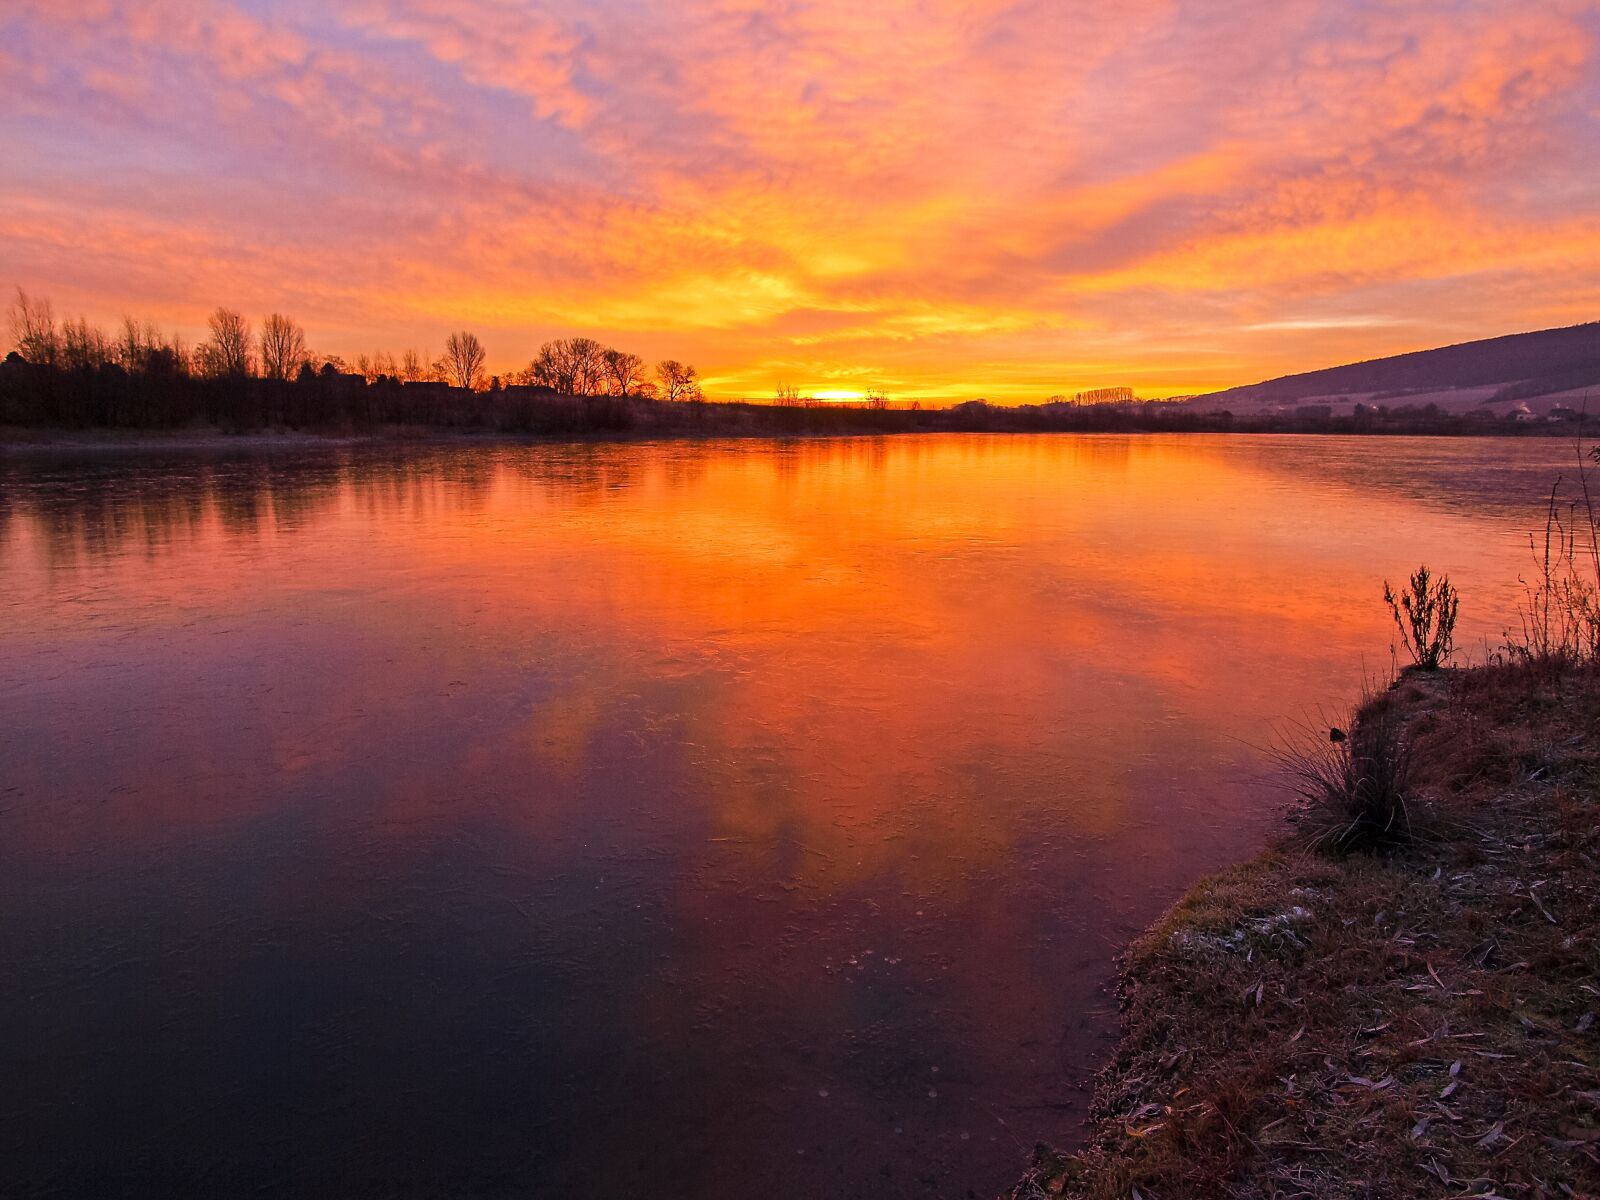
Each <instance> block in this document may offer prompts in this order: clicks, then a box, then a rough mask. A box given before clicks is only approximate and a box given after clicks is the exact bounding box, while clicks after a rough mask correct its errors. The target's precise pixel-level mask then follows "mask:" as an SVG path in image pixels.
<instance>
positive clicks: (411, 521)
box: [0, 436, 1573, 1200]
mask: <svg viewBox="0 0 1600 1200" xmlns="http://www.w3.org/2000/svg"><path fill="white" fill-rule="evenodd" d="M1572 460H1573V454H1572V448H1571V447H1570V446H1568V445H1565V444H1563V443H1558V442H1554V441H1538V442H1529V441H1498V440H1472V441H1428V440H1398V439H1397V440H1379V439H1365V440H1356V439H1336V438H1321V439H1317V438H1289V437H1285V438H1268V437H1240V438H1228V437H1187V438H1181V437H1178V438H1163V437H1149V436H1145V437H1109V436H1106V437H1062V436H1035V437H980V436H970V437H968V436H949V437H904V438H897V439H861V440H855V439H841V440H826V441H820V440H819V441H804V442H781V441H738V442H727V443H716V442H711V443H660V444H648V443H647V444H617V445H583V446H537V447H494V446H476V445H456V446H450V447H445V448H414V449H409V450H392V449H371V448H369V449H320V450H297V451H292V452H271V453H265V452H257V453H238V454H192V455H171V456H160V455H153V454H141V455H115V454H101V455H90V456H86V457H79V458H72V457H68V456H59V455H57V456H51V455H28V456H22V455H13V456H12V457H10V458H9V459H0V866H3V869H0V1079H4V1080H5V1081H6V1084H5V1087H6V1095H7V1101H6V1104H5V1117H4V1120H3V1121H0V1193H3V1194H5V1195H7V1196H47V1195H48V1196H58V1195H59V1196H70V1197H91V1196H94V1197H98V1196H107V1195H125V1196H140V1197H145V1196H148V1197H164V1198H165V1197H185V1196H195V1197H201V1196H203V1197H225V1196H238V1195H245V1194H268V1195H296V1196H308V1197H338V1198H339V1200H352V1198H357V1197H374V1198H376V1197H383V1198H386V1200H389V1198H402V1197H429V1198H436V1197H447V1196H448V1197H512V1196H518V1197H523V1196H526V1197H543V1196H564V1197H566V1196H622V1195H650V1196H652V1197H662V1198H664V1200H671V1198H674V1197H706V1198H709V1200H720V1198H724V1197H726V1198H732V1197H748V1196H762V1197H770V1198H774V1200H784V1198H789V1197H793V1198H800V1197H816V1196H840V1197H846V1196H863V1197H865V1196H871V1197H895V1196H962V1195H967V1194H975V1195H978V1196H989V1195H992V1194H994V1193H995V1192H996V1191H997V1190H999V1189H1000V1188H1001V1187H1002V1186H1003V1185H1004V1184H1005V1183H1007V1182H1008V1181H1009V1180H1010V1179H1012V1178H1013V1177H1014V1176H1015V1175H1016V1174H1017V1172H1018V1171H1019V1169H1020V1167H1021V1166H1022V1164H1023V1163H1024V1161H1025V1158H1026V1154H1027V1151H1028V1148H1030V1147H1031V1146H1032V1145H1033V1143H1034V1142H1035V1141H1036V1140H1040V1139H1051V1140H1055V1141H1062V1140H1068V1139H1070V1138H1071V1137H1072V1136H1074V1132H1075V1129H1076V1127H1077V1124H1078V1122H1079V1121H1080V1120H1081V1116H1082V1106H1083V1101H1084V1099H1085V1097H1084V1094H1083V1092H1082V1090H1081V1089H1080V1081H1081V1080H1082V1079H1083V1078H1084V1077H1086V1076H1087V1075H1088V1074H1089V1073H1091V1072H1092V1071H1093V1070H1094V1069H1095V1067H1096V1066H1097V1065H1098V1064H1099V1062H1100V1061H1101V1060H1102V1058H1103V1056H1104V1055H1105V1053H1106V1051H1107V1048H1108V1045H1109V1042H1108V1036H1109V1034H1110V1033H1111V1032H1112V1029H1113V1025H1114V1015H1113V1013H1112V1008H1111V1004H1110V1002H1109V1000H1108V997H1107V995H1106V993H1105V990H1104V989H1105V985H1106V983H1107V980H1108V977H1109V974H1110V971H1111V966H1112V957H1113V955H1114V954H1115V952H1116V951H1117V950H1118V949H1119V948H1120V947H1121V946H1122V945H1123V944H1124V943H1125V942H1126V940H1127V939H1128V938H1129V937H1130V936H1131V935H1132V934H1133V933H1134V932H1135V931H1136V930H1137V929H1138V928H1140V927H1141V926H1142V925H1144V924H1145V923H1147V922H1148V921H1149V920H1151V919H1152V918H1153V917H1155V916H1156V915H1157V914H1158V913H1159V912H1160V910H1161V909H1162V908H1163V907H1164V906H1166V905H1167V904H1169V903H1170V902H1171V901H1172V900H1173V899H1174V898H1175V897H1176V896H1177V895H1178V893H1179V892H1180V891H1181V890H1182V889H1183V888H1184V887H1185V886H1186V885H1187V884H1188V883H1189V882H1191V881H1192V880H1193V879H1194V878H1195V877H1196V876H1197V875H1199V874H1201V873H1202V872H1204V871H1207V870H1210V869H1213V868H1215V867H1218V866H1221V865H1223V864H1225V863H1228V862H1230V861H1233V860H1236V859H1238V858H1240V857H1242V856H1243V855H1245V854H1247V853H1249V852H1250V851H1251V850H1252V848H1253V847H1255V846H1256V845H1258V844H1259V843H1260V841H1261V839H1262V838H1263V837H1264V836H1265V834H1266V833H1267V831H1268V830H1269V829H1270V828H1271V827H1272V824H1273V822H1274V820H1275V819H1276V818H1277V813H1278V809H1279V805H1280V800H1279V796H1278V795H1277V793H1275V792H1274V791H1273V790H1272V788H1271V786H1270V785H1269V783H1268V782H1267V781H1266V780H1265V779H1264V777H1263V776H1264V766H1263V759H1262V755H1261V754H1260V752H1259V751H1258V750H1256V749H1254V748H1253V747H1256V746H1260V745H1263V744H1265V743H1267V742H1269V741H1270V740H1271V738H1272V729H1273V726H1274V723H1275V722H1281V720H1282V719H1283V718H1285V717H1297V716H1301V715H1304V714H1306V713H1307V712H1309V711H1312V710H1314V709H1316V707H1317V706H1319V705H1327V706H1336V705H1338V704H1340V703H1343V702H1347V701H1348V700H1349V699H1350V698H1351V697H1353V696H1354V695H1355V694H1356V692H1357V691H1358V689H1359V687H1360V683H1361V679H1362V675H1363V672H1364V671H1365V672H1367V673H1369V674H1370V673H1381V672H1385V671H1387V670H1388V668H1389V663H1390V657H1389V647H1390V641H1391V638H1390V633H1389V629H1388V626H1387V624H1386V622H1387V616H1386V614H1385V612H1384V610H1383V608H1382V606H1381V603H1380V602H1379V588H1380V582H1381V580H1382V579H1383V578H1384V577H1385V576H1388V577H1390V578H1393V579H1399V578H1401V577H1402V576H1403V575H1404V574H1405V573H1406V572H1407V571H1409V570H1410V569H1411V568H1412V567H1413V566H1415V565H1416V564H1417V563H1418V562H1419V561H1423V560H1426V561H1428V562H1430V563H1431V564H1433V565H1434V566H1435V567H1437V568H1442V569H1447V570H1448V571H1450V573H1451V574H1452V576H1454V577H1455V579H1456V580H1457V582H1458V583H1459V584H1460V586H1461V589H1462V593H1463V610H1464V625H1465V626H1466V629H1465V632H1464V637H1463V640H1464V641H1465V642H1467V643H1468V644H1469V645H1471V644H1475V643H1478V642H1479V641H1480V640H1481V639H1482V638H1484V637H1497V636H1498V634H1499V633H1500V632H1501V630H1503V629H1504V628H1505V626H1506V624H1507V623H1508V621H1510V620H1511V614H1512V609H1513V605H1514V602H1515V597H1516V593H1517V586H1516V575H1517V573H1518V571H1519V570H1521V569H1522V568H1523V565H1524V563H1525V562H1526V535H1527V532H1528V531H1529V530H1530V529H1532V528H1533V527H1534V526H1535V525H1536V524H1538V523H1539V520H1540V517H1539V514H1540V504H1541V495H1542V493H1543V492H1544V491H1545V490H1546V489H1547V488H1548V486H1549V483H1550V480H1551V477H1552V476H1553V475H1554V473H1555V472H1556V470H1557V469H1559V468H1561V467H1565V466H1567V465H1569V464H1570V463H1571V462H1572Z"/></svg>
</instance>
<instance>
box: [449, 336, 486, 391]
mask: <svg viewBox="0 0 1600 1200" xmlns="http://www.w3.org/2000/svg"><path fill="white" fill-rule="evenodd" d="M487 357H488V355H487V354H485V353H484V349H483V343H482V342H480V341H479V340H478V338H477V336H476V335H475V334H471V333H467V332H465V331H463V332H461V333H452V334H451V335H450V336H449V337H448V338H446V339H445V342H444V358H443V359H442V360H441V361H442V362H443V365H444V374H445V378H446V379H448V380H449V381H450V382H451V383H453V384H455V385H456V386H457V387H464V388H475V387H477V386H478V384H479V383H481V382H482V380H483V363H484V360H485V359H486V358H487Z"/></svg>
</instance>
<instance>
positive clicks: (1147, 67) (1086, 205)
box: [0, 0, 1600, 402]
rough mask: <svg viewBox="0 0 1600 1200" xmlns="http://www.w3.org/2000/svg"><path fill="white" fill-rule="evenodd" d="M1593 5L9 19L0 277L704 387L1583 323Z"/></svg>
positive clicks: (938, 393) (1156, 0) (632, 2)
mask: <svg viewBox="0 0 1600 1200" xmlns="http://www.w3.org/2000/svg"><path fill="white" fill-rule="evenodd" d="M1597 54H1600V0H1350V2H1340V3H1333V2H1314V0H1273V2H1272V3H1264V2H1261V0H1253V2H1249V3H1246V2H1242V0H1239V2H1236V0H1205V2H1203V3H1201V2H1193V0H1118V3H1116V4H1106V3H1101V2H1099V0H1095V2H1089V0H770V2H766V3H763V2H760V0H590V2H587V3H581V4H580V3H569V4H549V3H534V2H523V0H343V2H341V0H320V2H312V0H278V2H269V0H5V2H4V4H3V6H0V146H4V147H5V150H4V152H3V156H0V164H3V165H0V286H6V287H8V288H9V287H10V286H21V287H23V288H25V289H27V290H28V291H29V292H30V293H36V294H42V295H46V296H49V297H50V298H51V299H52V300H53V302H54V304H55V308H56V310H57V312H58V314H61V313H66V314H73V315H76V314H79V313H82V314H86V315H87V316H89V317H90V318H91V319H93V320H98V321H101V322H104V323H107V324H111V323H114V322H117V321H119V320H120V318H121V316H122V315H123V314H125V313H127V314H133V315H136V316H138V317H140V318H149V319H154V320H156V321H158V322H160V323H161V324H162V325H164V326H168V327H174V328H177V329H179V330H181V331H183V332H185V333H186V334H187V335H188V336H190V337H191V339H192V338H195V337H197V336H198V335H199V334H200V333H201V332H202V331H203V325H204V320H205V317H206V314H207V313H208V312H209V311H210V310H211V309H213V308H214V307H216V306H217V305H219V304H226V305H228V306H230V307H234V308H238V309H241V310H242V311H244V312H245V313H246V314H248V315H250V316H252V317H253V318H254V319H256V320H257V321H259V318H260V316H261V315H264V314H266V313H268V312H273V311H281V312H286V313H289V314H291V315H293V316H294V317H296V318H297V319H298V320H299V321H300V322H301V323H302V324H303V325H305V327H306V329H307V332H308V338H309V341H310V343H311V345H312V347H313V348H314V349H315V350H317V351H320V352H323V353H337V354H341V355H344V356H345V357H347V358H354V356H356V355H357V354H360V353H364V352H371V351H376V350H390V351H394V352H397V353H398V352H400V351H403V350H405V349H406V348H408V347H415V348H417V349H419V350H423V351H430V350H431V351H433V352H437V351H438V349H439V348H440V347H441V346H442V344H443V341H444V337H445V335H446V333H447V332H449V331H450V330H454V329H468V330H471V331H473V332H476V333H477V334H478V335H479V336H480V337H481V338H482V339H483V341H484V342H485V344H486V345H487V347H488V350H489V366H490V368H491V370H496V371H508V370H512V369H515V368H517V367H519V366H521V365H523V364H525V363H526V362H527V361H528V360H529V359H530V358H532V357H533V355H534V353H535V352H536V351H537V349H538V347H539V344H540V343H541V342H543V341H545V340H547V339H549V338H552V337H567V336H574V335H580V334H581V335H585V336H592V337H596V338H599V339H600V340H602V341H605V342H607V343H610V344H615V345H617V346H620V347H622V348H623V349H629V350H633V351H635V352H637V353H640V354H642V355H644V356H645V357H646V358H648V359H652V360H654V359H658V358H663V357H673V358H678V359H682V360H685V361H688V362H692V363H694V364H695V365H696V366H698V367H699V369H700V371H701V373H702V375H703V377H704V380H705V385H706V390H707V392H708V394H710V395H712V396H713V397H733V396H741V395H745V396H753V397H761V396H769V395H771V394H772V392H773V390H774V389H775V387H777V386H778V385H779V384H788V385H792V386H795V387H798V388H799V389H800V390H801V391H803V392H816V393H829V394H848V393H852V392H863V391H866V390H869V389H874V390H882V391H884V392H887V393H888V394H889V395H890V396H892V397H896V398H901V399H924V400H928V401H931V402H945V401H951V400H960V399H967V398H972V397H977V396H982V397H986V398H988V399H991V400H996V401H1002V402H1021V401H1032V400H1040V399H1044V398H1046V397H1048V396H1050V395H1052V394H1057V393H1071V392H1073V391H1077V390H1080V389H1084V388H1089V387H1102V386H1118V385H1126V386H1132V387H1134V388H1135V389H1136V390H1137V391H1138V392H1139V393H1140V394H1141V395H1151V396H1160V395H1171V394H1180V393H1189V392H1197V391H1207V390H1213V389H1216V388H1220V387H1226V386H1230V385H1234V384H1242V383H1250V382H1255V381H1257V380H1259V379H1262V378H1266V377H1269V376H1272V375H1277V374H1282V373H1285V372H1288V371H1295V370H1304V369H1311V368H1315V367H1320V366H1328V365H1333V364H1337V363H1341V362H1346V361H1352V360H1357V359H1364V358H1372V357H1377V356H1380V355H1383V354H1390V353H1398V352H1402V351H1406V350H1414V349H1422V348H1425V347H1429V346H1436V345H1444V344H1449V343H1453V342H1460V341H1466V340H1471V339H1473V338H1478V337H1489V336H1494V335H1497V334H1502V333H1510V332H1517V331H1521V330H1527V329H1539V328H1548V327H1551V326H1557V325H1570V324H1575V323H1578V322H1581V321H1587V320H1594V319H1597V318H1600V67H1597Z"/></svg>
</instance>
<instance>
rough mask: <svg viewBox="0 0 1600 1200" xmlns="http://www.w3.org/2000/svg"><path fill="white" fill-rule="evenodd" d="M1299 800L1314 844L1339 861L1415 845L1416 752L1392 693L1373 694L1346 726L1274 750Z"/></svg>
mask: <svg viewBox="0 0 1600 1200" xmlns="http://www.w3.org/2000/svg"><path fill="white" fill-rule="evenodd" d="M1268 753H1269V756H1270V757H1271V758H1272V759H1273V760H1274V761H1275V762H1276V764H1277V766H1278V768H1279V771H1280V774H1281V776H1282V778H1283V779H1284V781H1285V782H1286V784H1287V786H1288V788H1289V790H1290V791H1291V792H1292V793H1293V794H1294V795H1295V796H1296V797H1297V798H1298V800H1299V801H1300V814H1299V817H1300V820H1301V823H1302V827H1303V829H1304V830H1305V832H1306V834H1307V836H1308V841H1309V844H1310V845H1311V846H1312V847H1313V848H1315V849H1319V850H1325V851H1328V852H1331V853H1333V854H1336V855H1345V854H1355V853H1381V852H1386V851H1393V850H1399V849H1402V848H1404V847H1406V846H1408V845H1410V844H1411V841H1412V838H1413V835H1414V829H1413V825H1412V812H1411V802H1410V796H1411V748H1410V746H1409V744H1408V742H1407V740H1406V738H1405V735H1404V729H1403V725H1402V722H1401V720H1400V717H1399V715H1398V714H1397V711H1396V709H1395V707H1394V705H1393V703H1392V700H1391V697H1390V696H1389V695H1388V694H1387V693H1384V694H1379V695H1371V694H1369V695H1368V696H1367V697H1366V698H1365V699H1364V700H1363V702H1362V703H1361V704H1360V705H1359V706H1358V707H1357V708H1356V709H1355V710H1354V711H1352V712H1351V714H1350V716H1349V719H1348V720H1346V721H1345V722H1344V723H1343V726H1342V727H1341V726H1340V725H1333V726H1331V727H1330V728H1329V729H1328V731H1327V732H1326V733H1325V734H1324V733H1323V732H1322V731H1321V730H1320V729H1317V728H1315V727H1313V726H1311V725H1308V724H1302V725H1299V726H1296V727H1294V728H1293V729H1292V730H1291V731H1290V734H1289V735H1288V736H1287V737H1286V738H1285V739H1283V740H1282V741H1280V743H1279V744H1278V745H1277V746H1275V747H1273V748H1272V749H1271V750H1269V752H1268Z"/></svg>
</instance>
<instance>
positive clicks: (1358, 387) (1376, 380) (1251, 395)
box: [1191, 321, 1600, 411]
mask: <svg viewBox="0 0 1600 1200" xmlns="http://www.w3.org/2000/svg"><path fill="white" fill-rule="evenodd" d="M1590 385H1594V386H1597V387H1600V321H1592V322H1590V323H1588V324H1586V325H1572V326H1569V327H1567V328H1565V329H1544V330H1540V331H1539V332H1537V333H1514V334H1511V335H1509V336H1507V337H1497V338H1489V339H1487V340H1485V341H1481V342H1464V343H1462V344H1461V345H1459V346H1445V347H1442V348H1440V349H1438V350H1419V351H1416V352H1414V353H1411V354H1397V355H1395V356H1394V357H1392V358H1377V359H1372V360H1371V361H1369V362H1360V363H1352V364H1350V365H1349V366H1344V367H1327V368H1324V369H1323V370H1320V371H1307V372H1304V373H1303V374H1299V375H1285V376H1282V377H1281V378H1278V379H1269V380H1267V381H1266V382H1265V383H1253V384H1250V385H1249V386H1247V387H1237V388H1229V389H1228V390H1227V391H1224V392H1212V393H1210V394H1209V395H1205V396H1197V397H1196V398H1195V399H1194V400H1193V401H1192V402H1191V403H1192V404H1194V405H1195V406H1196V407H1201V408H1207V409H1215V408H1233V409H1235V410H1240V411H1250V410H1254V409H1257V408H1262V407H1271V406H1282V405H1296V404H1307V403H1319V404H1329V403H1331V404H1332V405H1333V406H1334V407H1335V408H1337V407H1339V406H1340V405H1346V406H1348V405H1352V404H1354V403H1355V402H1358V401H1359V402H1365V403H1386V404H1391V405H1396V404H1406V403H1437V404H1439V405H1440V406H1441V407H1445V408H1461V407H1465V406H1469V405H1480V404H1504V405H1509V404H1514V403H1517V402H1519V401H1527V400H1531V399H1536V398H1540V397H1544V398H1548V399H1549V402H1550V403H1554V402H1555V398H1557V397H1561V396H1564V395H1565V394H1566V393H1571V392H1575V391H1579V390H1581V389H1582V388H1584V387H1586V386H1590ZM1546 407H1548V405H1546Z"/></svg>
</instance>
